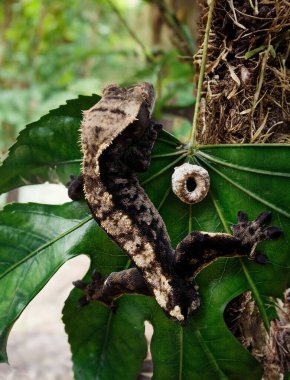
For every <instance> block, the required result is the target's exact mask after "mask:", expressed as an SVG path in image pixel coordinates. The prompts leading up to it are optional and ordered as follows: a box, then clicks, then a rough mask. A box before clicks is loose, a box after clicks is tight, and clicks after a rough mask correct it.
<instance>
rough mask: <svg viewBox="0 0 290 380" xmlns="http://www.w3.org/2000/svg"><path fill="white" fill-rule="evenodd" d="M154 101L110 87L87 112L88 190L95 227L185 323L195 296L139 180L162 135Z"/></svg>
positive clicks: (143, 88)
mask: <svg viewBox="0 0 290 380" xmlns="http://www.w3.org/2000/svg"><path fill="white" fill-rule="evenodd" d="M154 98H155V96H154V90H153V87H152V86H151V85H150V84H148V83H142V84H140V85H139V86H133V87H130V88H120V87H116V86H114V87H113V86H110V87H109V88H106V89H105V90H104V93H103V98H102V100H101V101H100V102H99V103H97V104H96V105H95V106H94V107H92V108H91V109H90V110H89V111H86V112H85V115H84V119H83V123H82V134H81V142H82V150H83V156H84V158H83V179H84V190H85V195H86V199H87V201H88V204H89V207H90V209H91V211H92V213H93V215H94V217H95V219H96V220H97V222H98V223H99V224H100V226H101V227H102V228H103V229H104V230H105V231H106V232H107V234H108V235H109V236H110V237H111V238H112V239H113V240H114V241H115V242H116V243H117V244H118V246H119V247H120V248H122V249H123V250H124V251H125V252H126V253H127V254H128V256H129V257H130V258H131V259H132V261H133V262H134V263H135V265H136V267H137V268H138V270H139V271H140V272H141V273H142V276H143V278H144V280H145V282H146V284H147V286H148V288H149V289H150V291H151V293H152V294H153V295H154V297H155V298H156V300H157V302H158V303H159V305H160V306H161V307H162V309H163V310H164V311H165V313H166V314H167V315H168V316H169V317H172V318H174V319H177V320H179V321H181V320H184V318H185V315H186V316H187V314H188V308H189V300H188V299H186V295H187V293H189V296H190V297H191V298H192V294H193V291H192V288H188V285H187V284H186V282H185V280H183V279H182V278H181V277H180V276H178V275H177V273H176V272H175V271H174V268H173V259H174V251H173V249H172V247H171V244H170V239H169V236H168V233H167V230H166V227H165V224H164V222H163V220H162V218H161V217H160V215H159V213H158V211H157V210H156V209H155V207H154V206H153V204H152V202H151V201H150V200H149V198H148V196H147V195H146V193H145V192H144V190H143V189H142V187H141V186H140V185H139V182H138V180H137V177H136V174H135V171H144V170H146V169H147V168H148V166H149V163H150V154H151V150H152V146H153V144H154V142H155V139H156V137H157V132H158V130H160V129H161V128H160V125H158V124H155V123H153V122H152V121H151V119H150V118H151V110H152V108H153V104H154ZM120 101H121V103H122V107H120ZM103 120H104V121H103ZM124 120H125V122H124ZM122 123H123V124H122ZM121 124H122V125H123V126H124V129H123V128H122V126H121ZM115 127H116V129H117V128H118V131H116V130H114V129H113V128H115ZM112 129H113V130H112ZM129 147H130V148H129ZM193 298H194V299H191V300H190V301H191V304H190V308H194V309H195V308H196V307H197V306H198V304H199V303H198V300H197V296H195V297H193Z"/></svg>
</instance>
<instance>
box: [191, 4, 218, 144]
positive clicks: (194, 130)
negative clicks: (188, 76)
mask: <svg viewBox="0 0 290 380" xmlns="http://www.w3.org/2000/svg"><path fill="white" fill-rule="evenodd" d="M214 4H215V0H211V1H210V4H209V11H208V17H207V23H206V29H205V34H204V41H203V49H202V59H201V65H200V73H199V78H198V85H197V94H196V100H195V107H194V116H193V121H192V129H191V135H190V139H189V142H188V147H189V148H192V147H193V146H195V145H196V134H197V123H198V114H199V106H200V99H201V91H202V85H203V79H204V72H205V64H206V55H207V48H208V39H209V32H210V26H211V19H212V15H213V10H214Z"/></svg>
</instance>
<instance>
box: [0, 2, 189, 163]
mask: <svg viewBox="0 0 290 380" xmlns="http://www.w3.org/2000/svg"><path fill="white" fill-rule="evenodd" d="M187 3H188V1H181V0H180V1H173V0H172V1H160V0H158V1H141V0H130V1H126V0H112V1H108V0H107V1H106V0H82V1H81V0H71V1H69V2H67V1H56V0H45V1H40V0H18V1H16V0H4V1H3V0H2V4H1V7H0V25H1V41H0V66H1V70H0V86H1V91H0V152H1V155H2V157H3V155H5V153H6V152H7V149H8V147H9V146H10V145H11V144H12V143H13V142H14V141H15V138H16V136H17V134H18V132H19V131H20V130H21V129H22V128H24V126H25V125H26V124H27V123H30V122H32V121H35V120H37V119H38V118H39V117H41V116H42V115H44V114H46V113H47V112H48V111H49V110H50V109H53V108H56V107H58V106H59V105H60V104H64V103H65V101H66V100H67V99H71V98H75V97H77V96H78V95H80V94H82V95H90V94H92V93H100V92H101V89H102V87H104V85H106V84H108V83H114V82H116V83H119V84H126V83H134V82H137V81H140V80H148V81H150V82H152V83H153V84H154V85H155V87H156V89H157V93H158V102H157V104H156V111H155V117H158V118H159V119H160V118H162V119H163V120H166V119H167V120H168V128H169V129H170V130H171V131H173V132H174V133H177V134H180V137H181V138H182V137H183V136H186V135H187V133H188V129H189V128H190V118H191V116H192V112H193V107H192V106H193V102H194V99H193V84H192V83H193V68H192V62H191V56H192V54H193V53H194V29H195V25H194V22H193V20H194V15H195V13H194V9H193V6H192V4H187ZM195 17H196V16H195ZM165 124H166V123H165Z"/></svg>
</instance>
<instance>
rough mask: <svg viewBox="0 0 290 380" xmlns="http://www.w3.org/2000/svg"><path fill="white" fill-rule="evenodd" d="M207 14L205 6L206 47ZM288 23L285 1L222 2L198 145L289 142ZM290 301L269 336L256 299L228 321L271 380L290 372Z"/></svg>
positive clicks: (237, 305) (233, 307) (245, 301)
mask: <svg viewBox="0 0 290 380" xmlns="http://www.w3.org/2000/svg"><path fill="white" fill-rule="evenodd" d="M211 1H213V0H211ZM207 14H208V7H207V5H204V10H203V14H202V18H201V24H200V34H199V38H200V41H203V38H204V31H205V25H206V21H207ZM289 16H290V7H289V3H288V2H286V1H283V0H280V1H265V0H253V1H252V0H248V1H243V0H238V1H237V0H235V1H234V0H216V2H215V6H214V13H213V17H212V23H211V30H210V36H209V45H208V56H207V62H206V70H205V77H204V82H203V93H202V99H201V107H200V113H199V129H198V141H199V143H201V144H218V143H264V142H268V143H269V142H275V143H278V142H279V143H289V142H290V133H289V132H290V130H289V124H290V123H289V121H290V116H289V115H290V110H289V100H290V97H289V88H290V84H289V70H288V76H287V69H288V68H287V64H288V65H289V44H288V42H289V41H288V40H289V31H288V33H287V28H288V26H289ZM202 49H203V46H202V45H201V46H200V49H199V51H198V53H197V54H196V55H195V57H194V62H195V63H196V64H197V67H199V64H200V57H201V52H202ZM289 301H290V300H289V293H287V292H286V293H285V300H284V302H280V306H279V308H278V309H279V311H278V318H277V319H276V320H274V321H272V323H271V330H270V333H269V334H268V333H267V331H266V330H265V328H264V326H263V323H262V319H261V317H260V314H259V312H258V309H257V306H256V305H255V303H254V301H253V300H252V298H251V294H250V292H248V293H246V294H244V295H242V296H240V297H238V298H237V299H235V300H234V301H232V302H231V304H230V305H229V306H228V308H227V311H226V314H225V319H226V322H227V324H228V326H229V328H230V329H231V330H232V332H233V333H234V334H235V336H236V337H237V338H238V339H239V340H240V341H241V343H242V344H243V345H244V346H245V347H246V348H247V349H249V350H250V351H251V352H252V354H253V355H254V356H255V357H256V358H257V359H258V360H259V361H260V362H261V363H262V365H263V367H264V370H265V372H264V377H263V379H265V380H266V379H267V380H276V379H277V380H278V379H279V378H281V377H280V374H282V373H285V372H287V371H290V364H289V363H290V360H289V359H290V355H289V351H290V331H289V322H290V307H289ZM287 325H288V327H287Z"/></svg>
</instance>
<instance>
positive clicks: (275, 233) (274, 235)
mask: <svg viewBox="0 0 290 380" xmlns="http://www.w3.org/2000/svg"><path fill="white" fill-rule="evenodd" d="M264 233H265V236H266V238H267V239H268V240H275V239H278V238H279V237H280V236H281V235H282V233H283V231H282V230H281V229H280V228H278V227H276V226H271V227H268V228H266V229H265V230H264Z"/></svg>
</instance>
